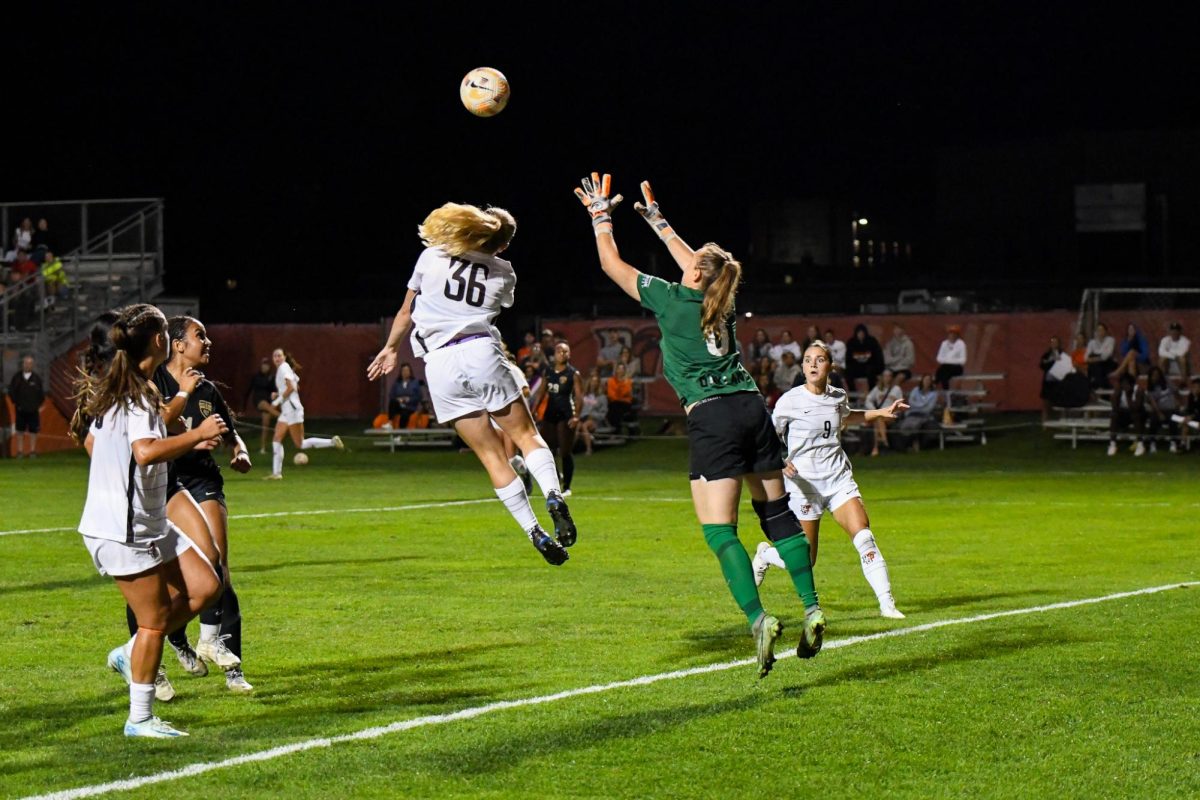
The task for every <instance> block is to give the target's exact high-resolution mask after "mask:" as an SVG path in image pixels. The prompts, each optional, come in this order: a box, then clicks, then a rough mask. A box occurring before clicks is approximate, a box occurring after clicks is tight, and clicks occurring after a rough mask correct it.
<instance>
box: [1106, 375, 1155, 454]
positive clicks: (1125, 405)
mask: <svg viewBox="0 0 1200 800" xmlns="http://www.w3.org/2000/svg"><path fill="white" fill-rule="evenodd" d="M1146 385H1147V381H1146V378H1145V376H1142V377H1141V378H1135V377H1134V376H1132V375H1130V374H1129V373H1128V372H1122V373H1121V374H1120V376H1119V377H1118V383H1117V388H1116V389H1114V390H1113V397H1112V414H1111V416H1110V417H1109V424H1108V454H1109V455H1110V456H1115V455H1116V454H1117V435H1118V434H1119V433H1121V432H1122V431H1123V430H1125V429H1126V428H1130V427H1132V428H1133V432H1134V435H1135V437H1136V444H1135V445H1134V451H1133V454H1134V455H1135V456H1140V455H1145V453H1146V445H1145V443H1143V441H1142V438H1143V436H1144V435H1145V432H1146Z"/></svg>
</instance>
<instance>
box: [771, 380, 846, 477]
mask: <svg viewBox="0 0 1200 800" xmlns="http://www.w3.org/2000/svg"><path fill="white" fill-rule="evenodd" d="M849 414H850V400H849V398H848V397H847V396H846V392H845V390H844V389H839V388H837V387H835V386H829V387H827V388H826V389H825V394H813V393H812V392H810V391H809V390H808V389H807V388H805V387H804V386H797V387H796V388H795V389H791V390H789V391H788V392H786V393H784V395H783V396H782V397H780V398H779V400H778V401H777V402H776V403H775V411H774V414H773V416H774V418H775V430H776V431H778V433H779V437H780V438H781V439H782V440H783V443H784V448H785V449H786V450H787V454H786V456H785V458H786V459H787V460H788V461H790V462H792V465H793V466H795V468H796V472H797V473H798V475H797V477H796V479H794V482H795V483H796V484H797V485H798V486H800V487H801V488H802V489H803V490H805V491H806V492H807V493H813V494H820V495H832V494H833V493H834V490H835V489H836V488H837V487H838V486H839V485H840V484H841V483H843V482H844V481H845V480H846V479H847V478H849V477H851V470H850V459H849V458H847V457H846V451H845V450H843V449H842V442H841V432H842V423H843V422H845V420H846V417H847V416H848V415H849Z"/></svg>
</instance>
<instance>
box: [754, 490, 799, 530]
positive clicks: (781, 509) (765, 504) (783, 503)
mask: <svg viewBox="0 0 1200 800" xmlns="http://www.w3.org/2000/svg"><path fill="white" fill-rule="evenodd" d="M752 505H753V506H754V510H755V511H756V512H758V523H759V525H760V526H761V527H762V532H763V533H764V534H766V536H767V538H768V539H770V540H771V541H772V542H782V541H783V540H784V539H790V538H791V537H793V536H797V535H799V534H801V533H803V532H804V529H803V528H801V527H800V520H798V519H796V515H795V514H793V513H792V509H791V507H790V506H789V505H788V499H787V495H784V496H783V497H779V498H776V499H775V500H766V501H752ZM760 506H761V507H760Z"/></svg>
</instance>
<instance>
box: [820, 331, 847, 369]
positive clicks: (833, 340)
mask: <svg viewBox="0 0 1200 800" xmlns="http://www.w3.org/2000/svg"><path fill="white" fill-rule="evenodd" d="M825 344H827V345H829V355H830V356H831V357H832V358H833V368H834V369H835V370H838V371H839V372H845V370H846V343H845V342H842V341H839V340H838V338H837V337H836V336H834V335H833V328H830V329H829V330H827V331H825Z"/></svg>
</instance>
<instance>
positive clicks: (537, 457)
mask: <svg viewBox="0 0 1200 800" xmlns="http://www.w3.org/2000/svg"><path fill="white" fill-rule="evenodd" d="M525 467H526V468H527V469H528V470H529V471H530V472H532V473H533V479H534V480H535V481H537V484H538V487H539V488H540V489H541V490H542V495H543V496H545V497H549V496H550V493H551V492H561V491H562V486H561V485H559V482H558V469H557V468H556V467H555V466H554V453H552V452H550V448H549V447H539V448H538V449H537V450H534V451H533V452H531V453H528V454H527V455H526V456H525Z"/></svg>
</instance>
